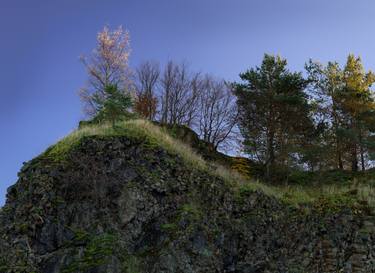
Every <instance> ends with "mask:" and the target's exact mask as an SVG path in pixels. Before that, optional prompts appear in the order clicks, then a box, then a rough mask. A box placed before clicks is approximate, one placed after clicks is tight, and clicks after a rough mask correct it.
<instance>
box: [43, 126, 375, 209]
mask: <svg viewBox="0 0 375 273" xmlns="http://www.w3.org/2000/svg"><path fill="white" fill-rule="evenodd" d="M87 136H129V137H133V138H138V137H142V138H145V139H147V141H148V142H149V143H150V144H152V145H156V146H160V147H162V148H164V149H165V150H166V151H168V152H169V153H172V154H176V155H179V156H180V157H181V158H182V159H183V160H184V161H185V162H186V163H187V164H188V165H190V166H191V167H193V168H195V169H199V170H202V171H207V172H210V173H211V174H212V175H215V176H218V177H220V178H222V179H223V180H224V181H226V182H228V184H229V185H231V186H232V187H233V190H235V191H236V190H241V189H246V190H252V191H255V190H259V191H262V192H264V193H265V194H266V195H269V196H274V197H275V198H278V199H281V200H284V201H287V202H288V203H291V204H308V203H312V202H314V201H316V200H319V199H320V198H322V197H326V198H329V197H331V196H337V195H340V194H345V193H347V192H348V191H351V190H353V189H357V198H358V200H365V201H366V202H368V204H369V205H371V206H374V207H375V187H374V185H372V184H368V183H361V184H357V185H356V183H352V184H349V185H348V184H347V185H320V186H316V185H315V186H296V185H293V186H269V185H265V184H263V183H260V182H258V181H249V180H246V179H244V178H243V177H242V176H241V175H240V174H239V173H238V172H236V171H234V170H230V169H228V168H225V167H223V166H221V165H217V164H212V163H207V162H206V161H205V160H203V159H202V157H201V156H200V155H198V154H197V153H195V152H194V151H193V149H192V148H191V147H190V146H188V145H186V144H185V143H183V142H181V141H179V140H177V139H175V138H173V137H172V136H170V135H169V134H168V133H167V131H166V129H164V128H161V127H159V126H156V125H154V124H152V123H151V122H149V121H146V120H142V119H137V120H128V121H122V122H119V123H118V124H117V125H116V127H115V128H113V127H112V125H109V124H100V125H90V126H86V127H83V128H81V129H78V130H76V131H74V132H72V133H71V134H70V135H68V136H67V137H65V138H63V139H62V140H61V141H59V142H58V143H57V144H56V145H54V146H53V147H52V148H51V149H49V150H48V151H47V153H48V155H49V156H52V157H55V158H57V159H61V158H62V157H63V156H64V155H65V154H67V152H68V151H69V150H70V149H72V147H74V146H75V145H76V144H79V141H80V139H82V138H83V137H87Z"/></svg>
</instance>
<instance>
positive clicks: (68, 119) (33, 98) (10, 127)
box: [0, 0, 375, 206]
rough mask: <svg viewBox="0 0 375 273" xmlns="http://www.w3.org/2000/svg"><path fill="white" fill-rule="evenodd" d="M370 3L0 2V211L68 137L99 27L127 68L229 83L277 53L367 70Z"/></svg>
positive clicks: (372, 26) (295, 62)
mask: <svg viewBox="0 0 375 273" xmlns="http://www.w3.org/2000/svg"><path fill="white" fill-rule="evenodd" d="M374 14H375V2H374V1H373V0H358V1H354V0H350V1H349V0H329V1H328V0H272V1H271V0H148V1H146V0H105V1H104V0H61V1H51V0H23V1H20V0H0V33H1V38H0V124H1V127H0V128H1V133H0V206H1V205H2V204H3V203H4V198H5V193H6V188H7V187H8V186H10V185H12V184H13V183H14V182H15V181H16V180H17V172H18V171H19V169H20V167H21V166H22V162H24V161H28V160H30V159H32V158H33V157H34V156H36V155H38V154H39V153H41V152H42V151H44V150H45V149H46V148H47V147H48V146H49V145H51V144H53V143H55V142H56V140H58V139H59V138H61V137H63V136H64V135H66V134H68V133H69V132H70V131H71V130H73V129H74V128H76V126H77V123H78V121H79V120H80V119H82V118H83V114H82V112H81V104H80V101H79V99H78V96H77V90H78V89H79V88H80V87H81V86H82V85H83V84H84V83H85V79H86V75H85V71H84V69H83V67H82V65H81V64H80V63H79V60H78V56H79V55H80V54H81V53H89V52H90V51H91V49H92V48H93V47H94V46H95V37H96V33H97V32H98V31H99V30H100V29H102V27H103V26H104V25H105V24H109V25H110V26H112V27H117V26H118V25H123V26H124V27H126V28H127V29H128V30H129V31H130V33H131V37H132V48H133V54H132V57H131V64H132V65H136V64H137V63H139V62H140V61H142V60H147V59H153V60H158V61H160V62H165V61H167V60H168V59H174V60H177V61H179V60H186V61H188V62H189V63H190V64H191V67H192V68H193V69H195V70H199V71H202V72H210V73H213V74H215V75H217V76H221V77H224V78H226V79H229V80H234V79H237V75H238V73H239V72H241V71H244V70H245V69H246V68H248V67H251V66H254V65H257V64H259V62H260V61H261V59H262V56H263V54H264V53H265V52H267V53H274V54H281V55H282V56H283V57H285V58H287V59H288V60H289V64H290V68H291V69H295V70H302V69H303V65H304V63H305V62H306V61H307V60H308V59H309V58H313V59H317V60H320V61H324V62H325V61H327V60H338V61H340V62H343V61H344V60H345V57H346V56H347V54H348V53H350V52H352V53H355V54H359V55H361V56H362V58H363V60H364V63H365V65H366V68H370V69H373V70H375V35H374V31H375V21H374V19H373V18H374V17H373V16H374Z"/></svg>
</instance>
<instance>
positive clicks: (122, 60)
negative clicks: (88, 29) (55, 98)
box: [80, 27, 131, 115]
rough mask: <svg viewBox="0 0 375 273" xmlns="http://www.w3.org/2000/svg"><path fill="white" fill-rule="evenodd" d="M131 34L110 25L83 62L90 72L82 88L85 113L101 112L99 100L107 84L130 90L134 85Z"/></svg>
mask: <svg viewBox="0 0 375 273" xmlns="http://www.w3.org/2000/svg"><path fill="white" fill-rule="evenodd" d="M130 51H131V50H130V38H129V33H128V32H127V31H126V30H123V28H122V27H119V28H118V29H116V30H114V31H110V30H109V28H108V27H104V29H103V30H102V31H101V32H99V33H98V36H97V46H96V48H95V49H94V50H93V52H92V54H91V55H89V56H88V57H85V56H81V61H82V63H83V64H84V66H85V67H86V70H87V73H88V85H87V86H86V87H85V88H82V89H81V90H80V96H81V99H82V100H83V102H84V103H85V104H86V108H85V112H86V114H88V115H94V114H95V113H96V112H97V110H98V109H97V107H96V106H97V105H96V103H95V101H96V99H98V98H102V97H104V96H105V92H104V90H105V88H106V87H107V86H110V85H111V86H117V87H118V88H119V89H120V90H124V91H129V89H130V86H131V80H130V75H131V71H130V69H129V65H128V60H129V55H130Z"/></svg>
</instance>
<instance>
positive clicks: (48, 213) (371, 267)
mask: <svg viewBox="0 0 375 273" xmlns="http://www.w3.org/2000/svg"><path fill="white" fill-rule="evenodd" d="M19 177H20V178H19V181H18V182H17V184H16V185H15V186H13V187H11V188H9V191H8V199H7V203H6V205H5V207H4V208H3V209H2V212H1V213H0V224H1V226H0V257H1V258H0V272H30V273H31V272H40V273H57V272H85V273H86V272H87V273H88V272H90V273H94V272H95V273H102V272H103V273H104V272H109V273H137V272H139V273H140V272H147V273H159V272H164V273H172V272H181V273H203V272H204V273H210V272H235V273H256V272H280V273H281V272H282V273H285V272H290V273H297V272H375V259H374V255H375V252H374V244H375V240H374V234H375V227H374V219H373V218H372V216H363V215H358V214H356V213H355V212H353V211H351V210H350V209H344V210H340V211H333V212H330V213H319V211H316V212H314V211H313V212H309V213H306V214H304V213H303V209H301V210H297V209H294V208H290V207H288V206H286V205H284V204H282V203H280V202H279V201H277V200H276V199H274V198H271V197H268V196H266V195H264V194H263V193H261V192H258V191H255V192H252V191H239V192H235V191H234V190H233V189H231V186H230V185H228V184H227V183H225V182H224V181H223V180H221V179H220V178H217V177H213V176H212V175H210V174H209V173H207V172H204V171H199V170H196V169H194V168H192V167H189V166H187V165H186V164H185V163H184V162H183V161H182V159H180V158H179V157H178V156H174V155H170V154H168V153H166V152H165V151H164V150H163V149H160V148H157V147H154V146H150V145H149V144H148V143H144V142H142V141H141V140H134V139H129V138H121V137H117V138H114V137H112V138H109V137H95V138H93V137H90V138H86V139H83V140H82V143H81V145H80V146H79V147H78V148H76V149H74V150H73V151H72V152H70V154H69V155H68V157H67V158H66V161H64V162H60V163H56V162H53V161H52V160H50V159H48V158H37V159H35V160H33V161H32V162H30V163H28V164H26V165H25V167H24V168H23V170H22V171H21V172H20V175H19Z"/></svg>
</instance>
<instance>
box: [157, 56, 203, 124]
mask: <svg viewBox="0 0 375 273" xmlns="http://www.w3.org/2000/svg"><path fill="white" fill-rule="evenodd" d="M161 88H162V93H161V102H162V110H161V112H162V117H161V121H162V122H163V123H168V124H181V125H187V126H190V127H191V126H192V125H193V122H194V118H195V116H196V114H197V101H198V93H199V74H193V73H191V72H190V71H189V70H188V68H187V65H186V64H184V63H182V64H175V63H173V62H172V61H170V62H168V64H167V65H166V67H165V69H164V73H163V75H162V78H161Z"/></svg>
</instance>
